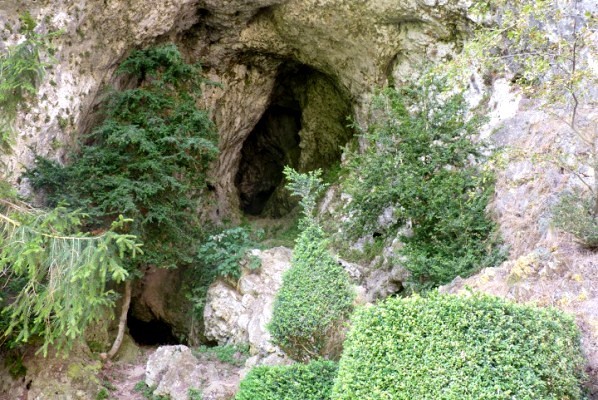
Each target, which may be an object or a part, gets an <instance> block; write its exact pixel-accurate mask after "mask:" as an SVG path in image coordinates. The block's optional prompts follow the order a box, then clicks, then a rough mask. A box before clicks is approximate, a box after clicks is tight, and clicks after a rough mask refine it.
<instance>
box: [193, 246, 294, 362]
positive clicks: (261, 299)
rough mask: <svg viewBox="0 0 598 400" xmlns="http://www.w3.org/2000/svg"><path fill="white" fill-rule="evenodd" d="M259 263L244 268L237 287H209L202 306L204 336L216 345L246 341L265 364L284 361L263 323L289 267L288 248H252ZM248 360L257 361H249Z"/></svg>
mask: <svg viewBox="0 0 598 400" xmlns="http://www.w3.org/2000/svg"><path fill="white" fill-rule="evenodd" d="M254 253H255V255H257V256H258V257H259V258H260V259H261V262H262V266H261V268H260V269H259V270H257V271H249V270H245V271H243V275H242V276H241V279H239V283H238V284H237V286H236V287H232V286H230V285H229V284H227V283H225V282H222V281H218V282H216V283H214V284H213V285H212V286H211V287H210V289H209V290H208V295H207V301H206V307H205V309H204V321H205V335H206V337H207V338H208V339H209V340H214V341H217V342H218V343H219V344H249V345H250V346H251V352H252V354H253V355H254V356H257V357H258V358H259V359H263V358H268V357H270V358H268V361H267V362H268V363H274V364H278V363H281V362H283V361H284V357H283V356H282V352H281V351H280V349H278V347H276V346H274V345H272V344H271V343H270V338H271V337H270V334H269V333H268V331H267V329H266V325H267V324H268V322H270V320H271V318H272V307H273V305H274V299H275V296H276V293H277V292H278V290H279V289H280V287H281V286H282V275H283V273H284V271H286V270H287V269H288V268H290V265H291V251H290V250H289V249H287V248H285V247H276V248H273V249H270V250H266V251H254ZM251 362H254V363H255V362H257V360H252V361H251Z"/></svg>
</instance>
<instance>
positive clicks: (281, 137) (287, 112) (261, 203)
mask: <svg viewBox="0 0 598 400" xmlns="http://www.w3.org/2000/svg"><path fill="white" fill-rule="evenodd" d="M300 130H301V109H300V107H299V105H298V104H297V103H294V102H286V103H285V104H280V103H277V104H271V105H270V107H269V108H268V109H267V110H266V112H265V113H264V114H263V115H262V118H261V119H260V121H259V122H258V123H257V125H256V126H255V128H254V130H253V131H252V132H251V133H250V134H249V136H248V137H247V139H246V140H245V143H244V144H243V150H242V151H241V162H240V165H239V170H238V173H237V176H236V180H235V184H236V186H237V189H238V190H239V201H240V208H241V210H242V211H243V212H244V213H245V214H247V215H251V216H259V215H262V214H263V213H264V210H265V208H266V206H267V204H268V201H269V200H270V199H271V198H272V197H273V195H274V194H275V192H276V191H277V189H278V188H279V187H280V186H281V183H282V182H283V179H284V178H283V173H282V171H283V168H284V166H285V165H291V166H293V167H296V166H297V164H298V162H299V156H300V153H301V150H300V148H299V144H300V137H299V131H300Z"/></svg>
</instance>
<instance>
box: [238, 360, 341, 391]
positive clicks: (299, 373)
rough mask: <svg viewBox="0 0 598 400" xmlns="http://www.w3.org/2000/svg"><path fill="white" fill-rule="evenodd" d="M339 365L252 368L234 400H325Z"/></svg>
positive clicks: (323, 362)
mask: <svg viewBox="0 0 598 400" xmlns="http://www.w3.org/2000/svg"><path fill="white" fill-rule="evenodd" d="M337 369H338V365H337V364H336V363H335V362H332V361H312V362H310V363H309V364H293V365H288V366H274V367H271V366H261V367H256V368H253V369H252V370H251V371H249V373H248V374H247V376H246V377H245V379H243V381H241V387H240V389H239V393H237V396H236V397H235V400H328V399H330V395H331V393H332V385H333V382H334V378H335V376H336V373H337Z"/></svg>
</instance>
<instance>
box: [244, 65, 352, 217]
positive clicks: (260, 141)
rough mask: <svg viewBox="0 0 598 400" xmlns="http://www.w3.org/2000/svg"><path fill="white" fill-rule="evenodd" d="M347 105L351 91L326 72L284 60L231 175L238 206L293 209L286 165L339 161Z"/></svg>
mask: <svg viewBox="0 0 598 400" xmlns="http://www.w3.org/2000/svg"><path fill="white" fill-rule="evenodd" d="M351 109H352V107H351V102H350V100H349V96H348V95H346V93H345V92H344V91H342V90H340V89H339V88H338V85H337V84H336V83H335V82H334V81H333V80H332V79H331V78H330V77H329V76H327V75H325V74H323V73H321V72H319V71H316V70H315V69H313V68H311V67H309V66H306V65H303V64H297V63H293V62H289V63H285V64H283V65H282V66H281V67H280V69H279V71H278V75H277V77H276V81H275V84H274V87H273V89H272V92H271V95H270V99H269V105H268V107H267V108H266V110H265V112H264V113H263V114H262V116H261V118H260V120H259V121H258V123H257V124H256V125H255V127H254V129H253V130H252V131H251V132H250V134H249V135H248V136H247V138H246V139H245V142H244V143H243V147H242V150H241V157H240V162H239V167H238V170H237V173H236V176H235V186H236V188H237V192H238V196H239V207H240V210H241V211H242V212H243V213H244V214H245V215H247V216H250V217H270V218H282V217H285V216H286V215H288V214H289V213H291V211H292V210H293V209H294V208H295V206H296V205H297V199H295V198H292V197H291V195H290V193H288V191H286V190H285V183H286V182H285V179H284V175H283V169H284V167H285V166H287V165H288V166H290V167H292V168H294V169H296V170H299V171H301V172H305V171H310V170H313V169H316V168H322V169H324V170H326V169H327V168H329V167H330V166H332V165H333V164H335V163H339V162H340V157H341V152H342V147H343V146H344V145H345V144H346V143H347V141H348V140H349V139H350V138H351V137H352V136H353V132H352V131H351V128H348V127H347V117H348V116H349V115H351V114H352V111H351Z"/></svg>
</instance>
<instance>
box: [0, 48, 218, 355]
mask: <svg viewBox="0 0 598 400" xmlns="http://www.w3.org/2000/svg"><path fill="white" fill-rule="evenodd" d="M118 73H119V74H127V75H129V76H131V77H133V78H135V79H137V80H138V83H139V87H137V88H135V89H128V90H124V91H121V92H113V93H111V95H110V96H109V99H108V102H107V104H106V108H105V114H106V118H105V120H104V122H103V123H102V124H101V125H100V126H98V127H97V128H96V129H94V130H93V131H92V133H91V134H90V135H88V136H86V137H85V140H84V141H83V143H82V144H81V148H80V149H79V150H78V151H76V152H74V153H72V154H70V159H71V160H72V162H71V163H70V164H69V165H67V166H61V165H59V164H58V163H56V162H54V161H50V160H48V159H44V158H38V160H37V166H36V167H35V168H34V169H33V170H31V171H29V172H28V176H29V177H30V179H31V183H32V184H33V186H34V187H35V188H36V189H39V190H43V191H44V193H45V195H46V199H47V202H48V204H47V205H48V206H49V207H50V211H47V212H46V211H44V212H42V211H34V210H30V209H27V210H23V209H18V210H16V211H18V213H13V214H10V215H9V214H7V213H2V227H3V228H4V230H3V235H2V237H1V239H2V243H1V246H0V247H1V248H2V253H1V256H2V258H1V259H0V261H1V264H0V266H1V267H2V268H3V271H4V273H7V274H15V276H16V277H17V278H19V277H22V276H25V277H26V280H25V284H24V286H23V288H22V289H21V290H20V292H19V293H17V294H15V295H14V297H13V298H11V299H10V304H9V305H8V307H7V309H6V313H8V314H9V315H10V323H9V325H8V330H7V331H6V334H7V335H8V334H10V333H11V332H12V331H13V330H17V329H18V330H19V331H18V332H17V338H16V339H17V341H20V342H26V341H27V340H28V339H29V338H30V337H31V336H32V335H37V336H41V338H42V339H43V350H44V352H46V351H47V349H48V346H49V345H51V344H54V345H57V346H58V347H61V346H62V345H64V344H68V343H69V342H71V341H73V340H74V339H75V338H77V337H79V336H80V335H81V333H82V332H83V331H84V329H85V327H86V326H87V324H88V323H89V322H90V321H92V320H94V319H96V318H98V317H99V316H100V315H101V313H100V312H99V310H100V309H101V308H102V307H106V306H111V305H112V304H113V302H112V300H113V299H114V296H113V295H114V293H113V292H111V291H107V290H106V289H105V288H106V283H107V281H108V280H109V279H112V280H114V281H116V282H119V281H123V280H125V279H131V278H133V277H135V276H136V275H137V274H139V273H140V272H139V269H138V267H139V266H142V265H147V264H153V265H158V266H161V267H173V266H176V265H180V264H181V263H191V262H192V261H193V256H194V254H195V253H194V250H195V249H194V246H192V245H190V244H192V243H193V242H194V241H197V240H198V238H200V237H201V235H202V233H203V230H202V229H201V226H200V224H199V222H198V217H197V214H198V212H197V210H198V208H199V206H200V203H201V193H202V191H203V190H204V189H205V187H206V171H207V168H208V164H209V163H210V161H212V160H213V159H214V157H215V155H216V153H217V147H216V134H215V131H214V128H213V126H212V123H211V121H210V119H209V118H208V116H207V113H206V112H204V111H202V110H199V109H198V108H197V107H196V106H195V100H196V98H197V96H198V95H199V94H200V85H201V84H202V83H203V82H204V81H203V79H202V77H201V71H200V68H199V66H198V65H191V64H187V63H185V62H184V60H183V59H182V57H181V54H180V53H179V52H178V50H177V49H176V47H175V46H172V45H167V46H162V47H158V48H152V49H148V50H143V51H136V52H133V54H132V55H131V56H130V57H129V58H128V59H126V60H125V61H124V62H123V63H122V65H121V66H120V67H119V69H118ZM9 206H10V207H11V208H12V210H11V211H15V208H16V207H15V206H14V204H13V203H10V204H9ZM80 209H83V210H85V215H84V217H83V215H82V214H81V213H80V211H78V210H80ZM123 215H124V216H125V217H124V218H123ZM117 231H118V232H120V233H117ZM82 232H92V233H93V234H94V235H93V236H92V235H90V234H85V233H82ZM138 240H140V241H141V242H142V243H143V246H144V247H143V248H144V251H143V252H141V251H140V246H141V243H139V242H138ZM131 255H132V256H131ZM135 256H136V257H135ZM83 281H85V282H86V283H85V284H82V283H81V282H83ZM130 294H131V290H130V285H129V284H127V285H126V290H125V297H126V298H125V301H124V305H123V312H122V314H121V319H120V330H119V336H118V338H117V340H116V342H115V346H116V344H119V338H120V339H122V333H123V332H124V325H125V323H126V315H127V308H128V304H129V303H128V300H129V298H130ZM117 347H118V346H116V348H114V347H113V349H112V350H111V351H110V352H109V354H108V355H109V356H111V355H114V352H115V351H116V350H117Z"/></svg>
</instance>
